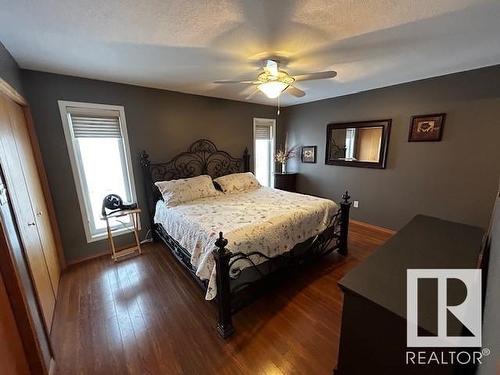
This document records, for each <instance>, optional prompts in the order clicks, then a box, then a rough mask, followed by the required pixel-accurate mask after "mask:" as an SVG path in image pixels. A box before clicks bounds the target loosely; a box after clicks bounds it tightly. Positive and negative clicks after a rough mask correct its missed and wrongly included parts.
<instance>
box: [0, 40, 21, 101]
mask: <svg viewBox="0 0 500 375" xmlns="http://www.w3.org/2000/svg"><path fill="white" fill-rule="evenodd" d="M0 78H2V79H3V80H5V81H6V82H7V83H8V84H9V85H11V86H12V87H13V88H15V89H16V91H17V92H18V93H19V94H21V95H23V94H24V91H23V86H22V84H21V70H20V69H19V66H18V65H17V62H16V61H15V60H14V58H13V57H12V56H11V54H10V53H9V51H7V48H5V46H4V45H3V44H2V42H0Z"/></svg>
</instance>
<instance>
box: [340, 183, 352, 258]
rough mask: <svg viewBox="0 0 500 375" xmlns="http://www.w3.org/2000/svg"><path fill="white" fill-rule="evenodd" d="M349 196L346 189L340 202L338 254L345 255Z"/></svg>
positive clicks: (349, 205)
mask: <svg viewBox="0 0 500 375" xmlns="http://www.w3.org/2000/svg"><path fill="white" fill-rule="evenodd" d="M349 199H351V196H350V195H349V192H348V191H347V190H346V191H345V193H344V194H342V202H340V238H339V250H338V251H339V254H341V255H344V256H346V255H347V237H348V235H349V211H350V210H351V204H352V203H351V201H350V200H349Z"/></svg>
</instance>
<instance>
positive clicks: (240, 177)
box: [214, 172, 260, 193]
mask: <svg viewBox="0 0 500 375" xmlns="http://www.w3.org/2000/svg"><path fill="white" fill-rule="evenodd" d="M214 182H216V183H217V184H218V185H219V186H220V188H221V189H222V191H223V192H224V193H235V192H241V191H246V190H250V189H256V188H258V187H260V184H259V181H257V179H256V178H255V176H254V174H253V173H252V172H245V173H233V174H228V175H226V176H222V177H219V178H216V179H215V180H214Z"/></svg>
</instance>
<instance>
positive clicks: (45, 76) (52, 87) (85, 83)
mask: <svg viewBox="0 0 500 375" xmlns="http://www.w3.org/2000/svg"><path fill="white" fill-rule="evenodd" d="M22 76H23V84H24V87H25V92H26V96H27V100H28V102H29V103H30V105H31V111H32V115H33V118H34V122H35V127H36V132H37V135H38V139H39V141H40V147H41V151H42V156H43V161H44V164H45V167H46V170H47V176H48V179H49V185H50V189H51V193H52V195H53V198H54V204H55V210H56V215H57V219H58V222H59V227H60V230H61V236H62V241H63V246H64V251H65V255H66V260H67V261H68V262H74V261H77V260H78V259H83V258H86V257H89V256H92V255H94V254H98V253H100V252H103V251H105V250H106V249H107V246H108V245H107V242H106V241H98V242H92V243H87V241H86V238H85V232H84V228H83V223H82V219H81V215H80V207H79V203H78V198H77V194H76V188H75V184H74V180H73V175H72V171H71V165H70V160H69V156H68V150H67V147H66V141H65V138H64V133H63V128H62V123H61V116H60V113H59V107H58V103H57V101H58V100H69V101H80V102H90V103H100V104H113V105H123V106H124V107H125V116H126V121H127V131H128V137H129V143H130V151H131V155H132V159H133V171H134V177H135V184H136V190H137V196H138V200H139V205H140V206H142V208H143V209H144V212H145V211H146V207H145V202H146V201H145V195H144V188H143V180H142V173H141V169H140V166H139V163H138V154H139V152H140V151H141V150H146V151H147V152H148V153H149V154H150V156H151V159H152V160H153V161H167V160H168V159H170V158H171V157H173V156H174V155H176V154H178V153H179V152H182V151H185V150H186V149H187V147H188V146H189V145H190V144H191V143H192V142H193V141H195V140H197V139H200V138H207V139H210V140H212V141H213V142H215V144H216V145H217V146H218V147H219V148H221V149H223V150H225V151H228V152H230V153H231V154H232V155H234V156H236V157H239V156H241V155H242V154H243V150H244V149H245V147H248V148H249V150H250V152H252V138H253V117H269V118H274V117H275V113H276V112H275V111H276V109H275V108H273V107H269V106H263V105H257V104H250V103H244V102H238V101H231V100H224V99H216V98H208V97H204V96H197V95H189V94H182V93H177V92H171V91H163V90H155V89H148V88H143V87H138V86H131V85H123V84H117V83H111V82H104V81H96V80H90V79H83V78H75V77H69V76H63V75H57V74H49V73H42V72H35V71H28V70H23V71H22ZM142 225H143V228H144V227H146V226H147V225H148V219H147V217H146V216H145V215H143V216H142ZM142 232H143V233H142V235H143V236H144V235H145V231H144V230H143V231H142ZM121 240H122V241H127V240H129V239H127V238H126V236H122V237H121Z"/></svg>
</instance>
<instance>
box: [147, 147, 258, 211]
mask: <svg viewBox="0 0 500 375" xmlns="http://www.w3.org/2000/svg"><path fill="white" fill-rule="evenodd" d="M140 160H141V166H142V170H143V174H144V181H145V187H146V194H147V204H148V210H149V213H150V216H151V217H152V215H153V214H154V208H155V204H156V202H157V201H158V200H159V199H161V194H160V191H159V190H158V188H157V187H156V186H155V185H154V183H155V182H156V181H168V180H176V179H179V178H188V177H195V176H200V175H203V174H207V175H209V176H211V177H212V178H217V177H220V176H225V175H227V174H231V173H238V172H248V171H250V155H249V153H248V149H245V151H244V153H243V156H242V157H241V158H233V157H232V156H231V155H230V154H229V153H227V152H225V151H221V150H218V149H217V147H216V146H215V144H214V143H213V142H211V141H209V140H208V139H200V140H198V141H196V142H194V143H193V144H192V145H191V146H189V148H188V150H187V151H185V152H182V153H180V154H179V155H177V156H175V157H174V158H173V159H171V160H170V161H167V162H165V163H151V161H150V160H149V155H148V154H147V153H146V151H142V153H141V155H140Z"/></svg>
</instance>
